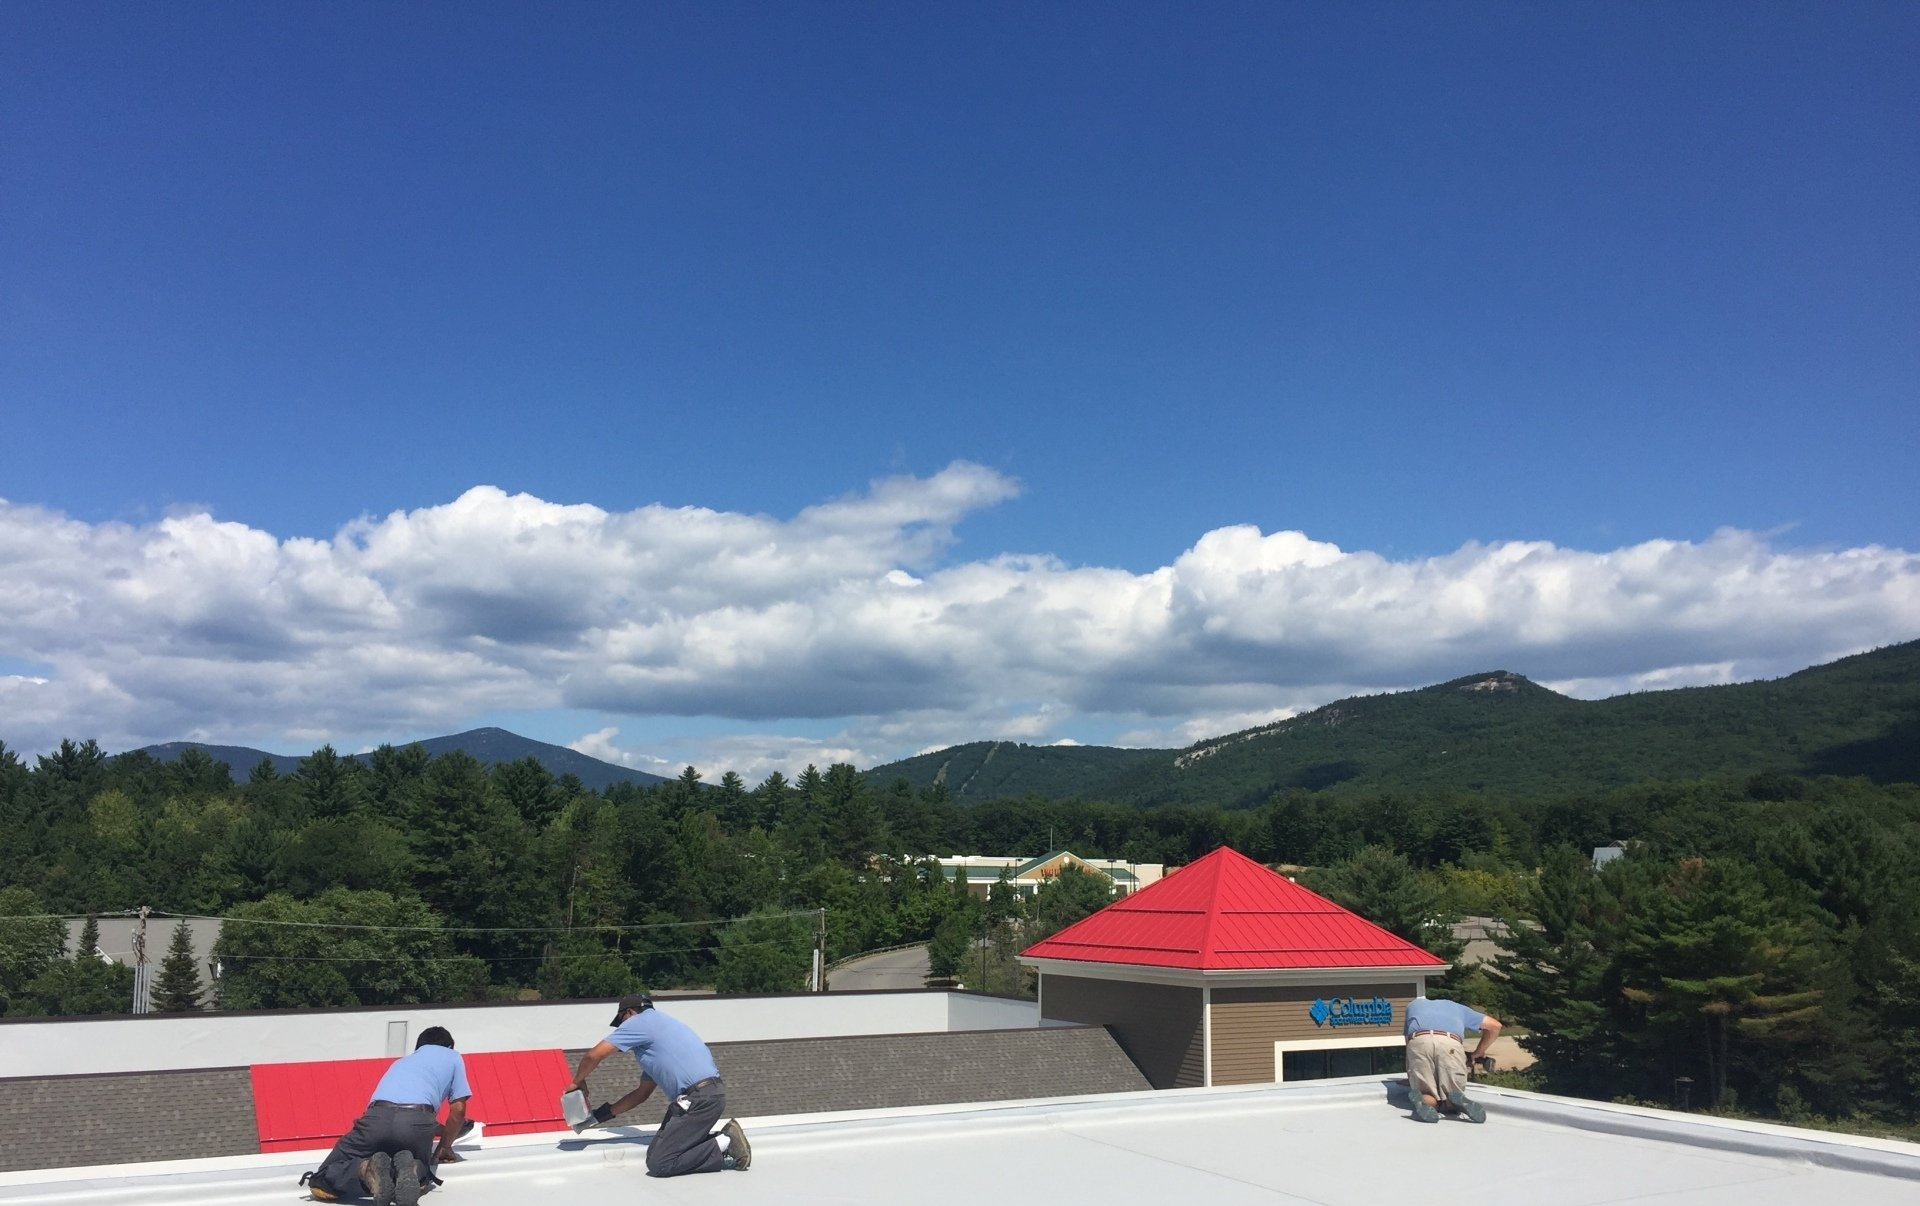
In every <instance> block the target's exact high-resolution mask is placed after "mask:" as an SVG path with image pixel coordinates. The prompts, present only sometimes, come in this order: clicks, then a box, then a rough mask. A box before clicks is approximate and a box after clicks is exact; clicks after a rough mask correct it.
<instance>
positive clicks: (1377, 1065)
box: [1280, 1044, 1407, 1081]
mask: <svg viewBox="0 0 1920 1206" xmlns="http://www.w3.org/2000/svg"><path fill="white" fill-rule="evenodd" d="M1406 1070H1407V1057H1406V1049H1405V1048H1404V1047H1401V1046H1399V1045H1398V1044H1396V1045H1394V1046H1391V1047H1323V1048H1319V1049H1316V1050H1308V1051H1286V1052H1282V1053H1281V1055H1280V1079H1282V1080H1286V1081H1295V1080H1326V1079H1328V1078H1329V1077H1334V1076H1383V1075H1387V1074H1389V1073H1393V1072H1405V1071H1406Z"/></svg>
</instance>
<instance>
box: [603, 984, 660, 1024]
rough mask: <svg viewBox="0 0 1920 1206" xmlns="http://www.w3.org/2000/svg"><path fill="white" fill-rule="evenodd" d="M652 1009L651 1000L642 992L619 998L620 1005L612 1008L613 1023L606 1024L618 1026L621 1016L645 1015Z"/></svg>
mask: <svg viewBox="0 0 1920 1206" xmlns="http://www.w3.org/2000/svg"><path fill="white" fill-rule="evenodd" d="M652 1008H653V998H652V997H650V996H648V995H647V994H646V993H644V992H636V993H632V994H630V995H628V996H624V997H621V998H620V1004H619V1005H617V1006H616V1007H615V1008H614V1011H613V1021H611V1022H608V1023H607V1025H609V1026H618V1025H619V1024H620V1019H621V1017H622V1016H623V1015H625V1014H628V1013H645V1012H646V1011H647V1010H649V1009H652Z"/></svg>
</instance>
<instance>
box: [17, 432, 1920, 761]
mask: <svg viewBox="0 0 1920 1206" xmlns="http://www.w3.org/2000/svg"><path fill="white" fill-rule="evenodd" d="M1018 489H1019V487H1018V485H1017V484H1016V483H1015V482H1013V481H1012V480H1011V479H1009V478H1007V477H1005V476H1003V475H1001V474H998V473H996V472H994V471H993V470H990V469H986V468H983V467H981V466H977V465H969V464H964V463H958V464H955V465H952V466H950V467H948V468H947V469H945V470H943V471H941V472H940V473H937V474H934V475H932V476H930V477H927V478H911V477H899V478H890V479H886V480H883V481H879V482H876V483H874V484H873V485H872V486H871V487H870V488H869V489H868V490H866V491H865V492H863V493H861V494H857V495H852V496H848V497H845V498H841V499H836V500H834V501H831V502H827V503H823V504H820V505H818V506H815V507H810V508H807V509H806V510H804V511H802V512H800V513H799V514H798V515H796V516H794V517H792V518H790V519H780V518H776V517H770V516H766V515H747V514H735V513H726V512H717V511H711V510H707V509H703V508H697V507H679V508H675V507H666V506H649V507H642V508H639V509H637V510H633V511H628V512H609V511H606V510H603V509H601V508H599V507H595V506H590V505H583V504H560V503H553V502H549V501H546V500H543V499H538V498H533V497H531V496H528V495H524V494H521V495H510V494H507V493H506V492H504V491H502V490H499V489H496V488H494V487H491V486H479V487H475V488H474V489H472V490H469V491H467V492H466V493H465V494H463V495H461V496H460V497H459V498H457V499H455V500H453V501H452V502H449V503H446V504H444V505H441V506H436V507H427V508H422V509H420V510H416V511H403V512H395V513H393V514H390V515H387V516H384V517H378V518H374V517H367V518H361V519H358V520H355V521H353V522H351V523H349V524H347V525H346V526H345V527H343V528H342V529H341V531H340V532H339V534H338V535H337V536H335V537H334V538H333V539H331V540H324V541H322V540H307V539H279V538H276V537H275V536H273V535H272V534H270V533H267V532H262V531H259V530H256V529H253V528H249V527H247V526H246V525H243V524H236V523H231V522H225V521H220V520H216V519H215V518H213V517H212V516H210V515H208V514H206V513H205V512H204V511H197V512H183V513H176V514H172V515H169V516H167V517H166V518H164V519H162V520H160V521H158V522H156V523H153V524H150V525H128V524H116V523H103V524H88V523H83V522H81V521H78V520H74V519H71V518H69V517H66V516H63V515H60V514H58V513H55V512H52V511H48V510H46V509H44V508H38V507H33V506H23V505H17V504H11V503H4V502H0V656H5V657H7V658H10V659H17V660H18V661H19V662H20V663H23V664H28V665H31V666H32V667H33V670H34V674H33V676H32V677H31V678H29V677H25V676H21V675H10V676H6V677H0V738H4V739H5V740H6V741H7V743H8V745H9V746H10V747H12V748H16V749H26V750H40V749H46V748H49V747H50V746H52V745H53V744H54V743H55V742H57V741H58V740H59V739H60V738H61V737H66V736H72V737H85V736H95V737H98V738H99V739H100V740H101V742H102V744H103V745H106V746H108V747H109V748H115V749H118V748H127V747H129V746H133V745H139V744H144V743H146V742H151V741H160V740H171V739H177V738H181V737H196V738H200V739H208V740H223V741H227V740H248V741H249V742H250V743H253V744H269V745H270V746H271V745H277V746H279V747H283V748H284V749H286V750H288V751H289V752H303V751H304V750H305V749H310V748H312V747H313V746H314V745H316V744H318V743H319V742H320V741H322V740H341V741H353V740H361V739H367V738H373V739H379V738H381V737H383V736H385V735H387V734H391V733H402V732H411V733H418V732H432V731H435V730H439V731H453V730H454V729H456V728H459V727H464V726H466V725H469V724H471V723H473V722H474V720H475V718H476V717H479V716H482V715H484V714H488V713H499V712H506V711H517V712H524V711H533V710H542V709H559V708H568V709H576V710H583V711H593V712H599V713H603V714H606V715H608V716H610V717H618V716H675V715H680V716H712V717H726V718H732V719H734V720H738V721H747V722H752V723H754V724H756V725H759V726H761V727H764V728H766V729H768V730H770V731H772V732H775V733H778V732H779V731H780V730H781V729H783V728H785V727H787V726H784V725H783V724H782V723H781V722H783V721H793V722H798V721H802V720H806V721H811V722H815V723H813V724H797V723H796V724H794V725H793V726H791V727H792V728H801V729H810V728H815V727H818V726H817V722H819V721H821V720H826V721H829V722H835V723H836V724H837V725H838V726H839V731H838V732H837V733H835V734H834V735H833V736H831V737H829V738H826V739H816V738H807V737H794V736H766V737H753V738H746V737H738V738H733V737H730V738H723V739H714V738H701V739H698V740H689V741H687V742H684V743H675V744H674V745H673V747H672V748H670V749H668V748H656V749H652V750H648V751H642V750H639V749H635V748H622V747H621V746H620V745H618V744H616V739H617V738H618V731H617V730H616V729H605V730H602V731H600V732H596V733H589V734H587V736H585V737H583V738H581V740H580V742H578V743H576V746H575V748H578V749H581V750H582V751H583V752H588V753H592V754H593V755H594V756H596V757H602V758H606V759H607V760H609V761H617V762H621V763H622V764H625V765H632V766H640V767H643V768H645V769H658V768H660V767H665V768H667V772H668V773H671V772H673V771H677V769H678V768H679V767H680V766H684V765H687V764H688V763H689V762H690V763H692V764H693V765H695V766H696V767H698V768H699V769H700V770H701V771H702V773H703V774H706V775H708V776H709V777H710V778H717V777H718V774H719V773H720V772H721V771H723V770H725V769H728V768H731V769H734V770H736V771H738V772H739V773H740V774H741V775H742V776H743V777H748V778H749V779H752V780H755V781H757V777H764V773H765V771H767V770H771V769H781V770H782V771H784V772H786V773H792V771H793V770H794V769H795V768H796V767H797V766H799V765H804V763H805V762H808V761H812V762H815V763H816V764H819V765H826V764H828V763H830V762H833V761H854V762H856V763H858V764H861V765H872V764H874V763H877V762H883V761H888V760H891V759H893V758H897V757H901V756H903V755H904V754H906V753H908V752H910V751H913V750H916V749H922V748H927V747H937V746H942V745H948V744H953V743H956V742H960V741H968V740H981V739H1001V740H1015V741H1025V742H1029V743H1035V744H1044V743H1048V742H1058V741H1063V740H1069V741H1070V740H1089V739H1092V738H1091V737H1090V734H1092V733H1094V732H1096V731H1098V732H1100V733H1108V732H1118V733H1119V736H1118V737H1117V738H1108V739H1105V740H1111V741H1114V742H1117V743H1122V744H1135V745H1137V744H1153V745H1174V746H1177V745H1185V744H1189V743H1190V742H1191V741H1194V740H1197V739H1200V738H1202V737H1207V736H1214V735H1218V734H1220V733H1224V732H1230V731H1235V730H1238V729H1243V728H1247V727H1251V726H1253V725H1257V724H1261V723H1267V722H1270V721H1271V720H1274V719H1277V718H1280V717H1283V716H1285V715H1288V714H1290V713H1292V712H1294V711H1298V710H1301V709H1303V708H1307V707H1311V706H1314V705H1316V704H1318V703H1324V702H1326V701H1328V700H1330V699H1333V698H1338V697H1339V696H1342V695H1347V694H1352V693H1355V692H1359V691H1379V690H1385V689H1389V688H1396V687H1408V686H1419V685H1422V684H1425V683H1430V682H1437V681H1441V680H1444V679H1447V678H1452V677H1455V676H1458V675H1461V674H1466V673H1471V672H1475V671H1480V670H1489V669H1508V670H1514V671H1518V672H1520V673H1523V674H1527V675H1528V676H1530V677H1533V678H1535V679H1537V680H1540V681H1543V682H1547V683H1549V684H1552V685H1555V686H1557V687H1558V688H1559V689H1563V690H1566V691H1569V692H1571V693H1575V694H1581V695H1598V694H1608V693H1612V692H1615V691H1619V690H1644V689H1649V688H1653V687H1663V686H1680V685H1688V684H1694V683H1706V682H1726V681H1736V680H1741V679H1750V678H1755V677H1763V676H1769V675H1774V674H1780V673H1785V672H1788V671H1791V670H1794V669H1797V668H1800V667H1802V666H1805V665H1809V664H1812V663H1815V662H1818V661H1823V660H1827V659H1830V658H1833V657H1837V656H1840V655H1842V654H1846V653H1849V652H1854V651H1857V650H1860V649H1864V648H1869V647H1872V646H1874V645H1879V644H1887V643H1892V642H1896V641H1901V640H1907V639H1912V638H1913V637H1915V636H1916V635H1920V556H1916V555H1915V554H1914V553H1911V552H1907V551H1904V550H1900V549H1891V548H1882V547H1878V546H1871V547H1865V548H1854V549H1794V548H1790V547H1775V545H1774V544H1773V542H1772V541H1773V539H1774V538H1769V537H1767V536H1764V535H1760V534H1756V533H1752V532H1742V531H1736V530H1726V531H1722V532H1719V533H1716V534H1715V535H1714V536H1713V537H1712V538H1710V539H1708V540H1705V541H1700V542H1685V541H1673V540H1659V541H1649V542H1646V543H1643V544H1638V545H1633V546H1629V547H1625V548H1619V549H1613V550H1608V551H1584V550H1576V549H1565V548H1560V547H1558V546H1556V545H1553V544H1549V543H1545V542H1539V541H1515V542H1506V543H1498V544H1485V545H1483V544H1468V545H1466V546H1464V547H1462V548H1460V549H1457V550H1455V551H1453V552H1451V553H1448V554H1445V555H1443V556H1438V557H1428V558H1418V559H1407V560H1393V559H1390V558H1387V557H1385V556H1382V555H1380V554H1377V553H1372V552H1368V551H1364V550H1360V551H1347V550H1343V549H1340V548H1338V547H1336V546H1334V545H1332V544H1328V543H1325V542H1323V541H1316V540H1313V539H1310V538H1309V537H1308V536H1307V535H1305V534H1303V533H1299V532H1285V531H1283V532H1275V533H1271V534H1267V533H1262V532H1261V531H1259V530H1258V529H1256V528H1253V527H1249V526H1234V527H1225V528H1220V529H1217V530H1215V531H1211V532H1206V533H1202V534H1200V535H1199V537H1198V539H1196V540H1195V542H1194V544H1193V546H1192V547H1191V548H1189V549H1187V550H1185V551H1183V552H1179V553H1177V554H1176V555H1173V556H1172V557H1171V558H1170V559H1169V562H1168V564H1166V565H1164V566H1162V567H1160V568H1159V569H1156V570H1153V571H1151V572H1148V573H1132V572H1128V571H1124V570H1118V569H1110V568H1101V567H1083V566H1073V565H1068V564H1066V563H1063V562H1061V561H1059V560H1058V559H1055V558H1050V557H1046V556H1031V555H1011V554H1008V555H1001V556H994V557H987V558H983V559H976V560H963V561H950V560H948V559H947V557H946V555H947V553H948V552H949V551H950V550H951V548H952V543H953V536H954V528H955V525H957V524H958V523H960V522H962V521H963V520H964V519H965V518H966V517H967V516H968V515H969V514H972V513H973V512H975V511H977V510H979V509H981V508H983V507H990V506H993V505H995V504H997V503H999V502H1001V501H1003V500H1005V499H1007V498H1010V497H1012V496H1013V495H1014V494H1016V493H1017V491H1018ZM629 744H631V743H629ZM649 760H651V761H649Z"/></svg>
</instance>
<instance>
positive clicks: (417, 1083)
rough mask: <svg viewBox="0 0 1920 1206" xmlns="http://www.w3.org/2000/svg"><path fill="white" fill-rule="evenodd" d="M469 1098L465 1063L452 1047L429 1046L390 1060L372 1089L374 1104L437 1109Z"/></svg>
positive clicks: (469, 1091)
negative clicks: (420, 1106) (442, 1103)
mask: <svg viewBox="0 0 1920 1206" xmlns="http://www.w3.org/2000/svg"><path fill="white" fill-rule="evenodd" d="M471 1096H473V1090H472V1089H469V1088H468V1087H467V1061H466V1060H463V1059H461V1058H460V1053H459V1052H458V1051H455V1050H454V1049H453V1048H452V1047H441V1046H437V1045H435V1044H433V1043H429V1044H427V1045H426V1046H424V1047H419V1048H416V1049H415V1050H414V1052H413V1054H412V1055H403V1056H401V1057H400V1058H399V1059H396V1060H394V1061H393V1066H392V1067H391V1068H388V1069H387V1074H386V1075H385V1076H382V1077H381V1078H380V1083H379V1084H377V1085H375V1086H374V1087H373V1100H374V1101H391V1102H393V1103H394V1104H395V1105H423V1106H432V1107H434V1108H435V1109H438V1108H440V1103H441V1102H443V1101H458V1100H460V1099H461V1098H462V1097H471Z"/></svg>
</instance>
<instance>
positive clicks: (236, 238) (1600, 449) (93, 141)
mask: <svg viewBox="0 0 1920 1206" xmlns="http://www.w3.org/2000/svg"><path fill="white" fill-rule="evenodd" d="M8 25H9V34H8V36H7V37H6V38H5V39H0V119H3V121H4V135H3V136H0V416H4V428H3V430H4V433H5V437H6V441H7V448H8V455H6V457H5V458H4V461H0V498H3V499H5V500H6V504H5V507H4V508H0V595H4V596H5V597H4V598H0V604H4V606H0V676H6V677H0V739H4V740H5V741H6V742H7V743H8V745H9V746H10V747H13V748H18V749H22V750H27V751H33V750H37V749H43V748H45V747H46V746H47V745H49V744H51V743H52V742H54V741H57V740H58V739H59V738H60V737H61V736H87V735H92V736H97V737H99V738H100V739H101V740H102V742H103V744H107V745H109V746H110V747H113V748H120V747H123V746H125V745H129V744H140V743H144V742H147V741H157V740H168V739H176V738H182V737H199V738H202V739H208V740H219V741H240V742H244V743H247V744H255V745H262V746H265V747H267V748H272V749H276V750H281V751H291V752H299V751H301V750H302V749H304V748H311V746H312V745H313V744H316V743H317V742H318V741H320V740H334V741H336V742H338V743H340V744H343V745H348V746H356V747H357V746H360V745H364V744H365V743H367V742H370V741H379V740H384V739H389V738H392V739H405V738H408V737H414V736H428V735H432V734H435V733H440V732H447V731H452V730H453V729H457V728H463V727H470V726H471V725H473V724H479V723H505V724H508V726H509V727H514V728H516V729H518V730H519V731H522V732H527V733H528V734H529V735H532V736H537V737H541V738H543V739H547V740H554V741H560V742H563V743H569V744H576V745H578V746H579V747H580V748H585V749H587V750H588V751H589V752H594V753H597V754H599V755H600V756H603V757H609V758H613V759H619V760H626V761H630V762H633V763H634V764H635V765H644V766H647V767H648V768H649V769H658V768H659V767H661V766H666V767H668V768H670V769H671V768H673V767H677V766H678V765H681V764H684V763H687V762H693V763H695V764H697V765H700V766H701V767H702V769H703V770H705V771H707V772H709V773H711V774H716V775H717V773H718V772H719V771H720V770H722V769H726V767H727V766H734V767H736V768H737V769H740V770H741V771H742V772H743V773H748V774H761V773H764V772H765V771H766V770H769V769H774V768H775V767H776V766H777V767H780V768H782V769H790V767H791V765H792V764H794V763H796V762H804V761H807V760H810V759H825V760H833V759H835V758H850V759H852V760H854V761H856V762H859V763H861V764H863V765H870V764H872V763H874V762H878V761H884V760H887V759H889V758H892V757H898V756H901V755H903V754H907V753H912V752H914V751H915V750H917V749H921V748H926V747H928V746H933V745H939V744H945V743H949V742H953V741H960V740H969V739H975V738H981V737H1011V738H1017V739H1020V740H1030V741H1055V740H1080V741H1102V742H1106V741H1125V742H1127V743H1131V744H1142V743H1153V744H1162V743H1164V744H1184V743H1185V742H1186V741H1190V740H1193V739H1196V738H1198V737H1201V736H1205V735H1209V734H1211V733H1216V732H1222V731H1228V730H1230V729H1233V728H1239V727H1245V726H1246V725H1248V724H1254V723H1260V722H1262V721H1263V720H1265V719H1271V718H1273V717H1275V716H1278V715H1282V714H1286V713H1287V712H1289V711H1292V710H1295V709H1298V708H1302V707H1307V706H1312V705H1314V704H1317V703H1323V702H1327V701H1328V700H1330V699H1333V698H1337V697H1339V696H1340V695H1344V694H1348V693H1351V692H1353V691H1356V690H1384V689H1390V688H1394V687H1404V686H1417V685H1421V684H1423V683H1425V682H1430V681H1436V680H1437V679H1440V678H1445V677H1451V676H1453V675H1455V674H1463V673H1469V672H1472V671H1476V670H1481V669H1488V668H1492V667H1493V666H1500V667H1504V668H1508V669H1512V670H1516V671H1519V672H1521V673H1525V674H1529V675H1530V676H1533V677H1535V678H1538V679H1541V680H1542V681H1547V682H1551V683H1554V684H1556V685H1559V686H1560V687H1562V689H1566V690H1569V691H1572V692H1574V693H1578V694H1583V695H1588V696H1592V695H1604V694H1607V693H1610V692H1612V691H1616V690H1624V689H1634V688H1640V687H1647V686H1660V685H1675V684H1683V683H1689V682H1711V681H1729V680H1733V679H1739V678H1749V677H1755V676H1762V675H1769V674H1777V673H1783V672H1785V671H1788V670H1792V669H1795V668H1797V667H1799V666H1802V665H1806V664H1809V663H1812V662H1815V661H1819V660H1824V659H1826V658H1829V657H1832V656H1837V655H1839V654H1843V653H1846V652H1850V651H1853V650H1855V649H1859V648H1866V647H1871V646H1873V645H1875V644H1882V643H1888V642H1891V641H1897V640H1905V639H1912V638H1914V637H1916V636H1920V558H1916V556H1915V554H1914V553H1913V552H1912V550H1914V549H1916V548H1920V535H1916V532H1915V519H1916V516H1917V515H1920V506H1917V505H1916V504H1917V503H1920V490H1916V487H1915V484H1914V481H1915V477H1916V475H1915V473H1914V470H1913V468H1912V461H1913V455H1912V449H1913V447H1914V444H1915V437H1916V435H1920V418H1917V417H1916V416H1920V407H1917V406H1916V393H1917V392H1920V390H1917V387H1920V339H1917V338H1916V334H1915V333H1916V332H1920V206H1917V205H1915V203H1914V198H1915V197H1916V196H1920V137H1916V129H1915V114H1916V113H1920V75H1916V73H1915V72H1914V71H1913V68H1912V65H1913V63H1914V62H1916V61H1920V10H1916V9H1915V8H1914V7H1913V6H1911V5H1906V4H1819V5H1814V4H1805V5H1768V6H1752V5H1744V4H1707V3H1701V4H1689V5H1675V6H1629V5H1616V4H1605V5H1600V4H1584V5H1583V4H1565V5H1549V6H1539V5H1521V4H1471V5H1411V4H1382V5H1370V6H1351V5H1332V4H1327V5H1305V4H1300V5H1274V4H1248V5H1238V4H1206V5H1198V6H1188V5H1159V4H1156V5H1138V4H1099V5H1094V4H1050V5H1032V4H1018V5H1004V6H998V5H946V6H933V5H869V4H834V5H741V6H731V5H724V4H699V5H692V4H688V5H668V6H639V5H564V4H560V5H543V6H538V7H533V6H508V5H485V4H459V5H452V4H446V5H406V6H395V5H372V4H352V3H348V4H325V5H322V4H290V5H278V6H270V7H255V6H240V5H230V4H219V5H204V4H200V5H196V4H182V5H175V6H165V7H162V6H155V7H136V6H131V5H120V4H104V5H103V4H86V3H66V2H63V3H58V4H40V3H20V4H15V5H12V6H10V8H9V10H8ZM1290 533H1297V534H1298V535H1297V536H1292V535H1289V534H1290ZM770 549H771V550H774V553H773V554H771V555H767V551H768V550H770ZM1327 550H1332V551H1331V552H1329V551H1327ZM9 617H10V618H9Z"/></svg>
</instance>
